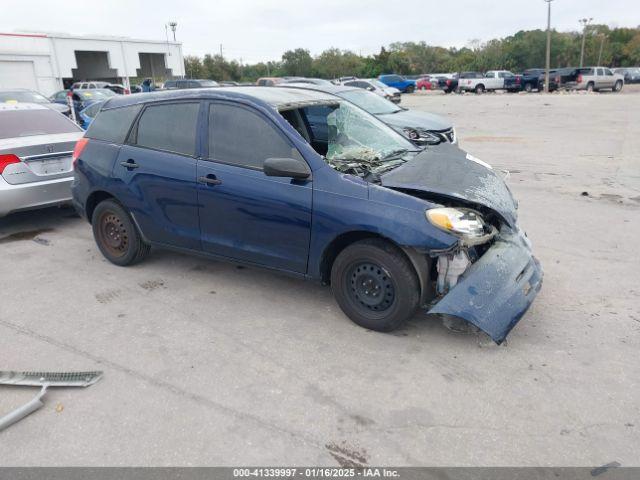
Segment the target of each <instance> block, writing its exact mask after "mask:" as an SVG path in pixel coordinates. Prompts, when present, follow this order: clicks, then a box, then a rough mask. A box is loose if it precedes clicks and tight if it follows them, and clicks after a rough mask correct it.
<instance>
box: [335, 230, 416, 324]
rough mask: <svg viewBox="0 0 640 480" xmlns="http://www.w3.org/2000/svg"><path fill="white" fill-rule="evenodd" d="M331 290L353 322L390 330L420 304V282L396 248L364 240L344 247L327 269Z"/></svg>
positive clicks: (387, 243)
mask: <svg viewBox="0 0 640 480" xmlns="http://www.w3.org/2000/svg"><path fill="white" fill-rule="evenodd" d="M331 290H332V291H333V296H334V297H335V299H336V302H337V303H338V305H339V306H340V308H341V309H342V311H343V312H344V313H345V314H346V315H347V316H348V317H349V318H350V319H351V320H352V321H353V322H354V323H356V324H358V325H360V326H361V327H364V328H368V329H370V330H376V331H379V332H390V331H392V330H395V329H396V328H398V327H399V326H401V325H402V324H403V323H405V322H406V321H407V320H409V319H410V318H411V317H412V316H413V315H414V314H415V312H416V310H417V309H418V306H419V303H420V283H419V281H418V278H417V276H416V273H415V270H414V269H413V266H412V265H411V262H409V260H408V259H407V258H406V257H405V255H404V254H403V253H402V251H400V250H399V249H398V248H397V247H395V246H394V245H392V244H390V243H389V242H387V241H384V240H381V239H366V240H361V241H359V242H356V243H353V244H351V245H349V246H348V247H347V248H345V249H344V250H343V251H342V252H340V254H339V255H338V257H337V258H336V260H335V262H334V263H333V266H332V268H331Z"/></svg>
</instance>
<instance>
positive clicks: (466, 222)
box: [72, 87, 542, 342]
mask: <svg viewBox="0 0 640 480" xmlns="http://www.w3.org/2000/svg"><path fill="white" fill-rule="evenodd" d="M73 159H74V165H75V179H74V182H73V187H72V192H73V200H74V203H75V205H76V207H77V209H78V210H79V211H80V213H81V214H82V215H84V216H86V218H87V219H89V221H90V222H91V224H92V227H93V234H94V237H95V240H96V242H97V244H98V247H99V249H100V251H101V252H102V254H103V255H104V256H105V257H106V258H107V259H108V260H109V261H111V262H112V263H114V264H116V265H122V266H124V265H130V264H132V263H135V262H137V261H140V260H142V259H143V258H144V257H145V256H146V255H147V254H148V253H149V250H150V248H151V246H154V247H160V248H170V249H174V250H178V251H183V252H191V253H197V254H201V255H208V256H211V257H215V258H219V259H226V260H231V261H235V262H242V263H248V264H251V265H256V266H261V267H266V268H270V269H275V270H279V271H282V272H286V273H288V274H291V275H295V276H299V277H304V278H309V279H314V280H318V281H322V282H324V283H330V284H331V288H332V290H333V293H334V296H335V298H336V301H337V303H338V304H339V305H340V307H341V308H342V310H343V311H344V312H345V313H346V314H347V316H349V317H350V318H351V319H352V320H353V321H354V322H356V323H357V324H359V325H361V326H363V327H366V328H369V329H373V330H380V331H389V330H392V329H394V328H396V327H398V326H399V325H401V324H402V323H403V322H405V321H406V320H408V319H409V318H411V317H412V316H413V315H414V314H415V312H416V311H417V310H418V309H419V308H420V307H422V308H424V309H425V310H427V311H429V312H430V313H437V314H443V315H453V316H457V317H460V318H462V319H465V320H467V321H469V322H471V323H473V324H474V325H476V326H477V327H479V328H481V329H483V330H484V331H485V332H487V333H488V334H489V335H490V336H491V337H492V338H493V339H494V340H495V341H496V342H501V341H502V340H503V339H504V338H505V337H506V335H507V334H508V332H509V331H510V330H511V329H512V328H513V326H514V325H515V324H516V323H517V321H518V320H519V319H520V318H521V316H522V315H523V314H524V313H525V311H526V310H527V308H528V307H529V305H530V304H531V302H532V301H533V298H534V297H535V295H536V293H537V291H538V290H539V288H540V285H541V282H542V272H541V269H540V266H539V264H538V262H537V261H536V260H535V259H534V257H533V256H532V254H531V249H530V245H529V242H528V240H527V239H526V237H525V236H524V234H523V233H522V231H521V230H520V229H519V227H518V225H517V220H516V216H517V215H516V203H515V201H514V199H513V197H512V196H511V193H510V192H509V189H508V188H507V186H506V184H505V183H504V181H503V179H502V177H501V176H499V175H498V174H497V173H496V172H495V171H494V170H493V169H491V167H490V166H489V165H488V164H486V163H484V162H482V161H481V160H478V159H477V158H475V157H472V156H471V155H468V154H466V153H465V152H463V151H462V150H460V149H459V148H457V147H456V146H453V145H451V144H441V145H438V146H435V147H430V148H429V149H425V150H418V149H416V147H415V145H413V144H412V143H410V142H409V141H408V140H407V139H406V138H404V137H403V136H402V135H400V134H399V133H397V132H396V131H395V130H393V129H391V128H390V127H388V126H387V125H385V124H384V123H382V122H381V121H380V120H378V119H377V118H376V117H374V116H372V115H370V114H368V113H367V112H365V111H364V110H361V109H359V108H358V107H356V106H355V105H353V104H352V103H350V102H348V101H346V100H343V99H341V98H339V97H336V96H333V95H330V94H327V93H322V92H317V91H312V90H302V89H294V88H292V89H289V88H261V87H230V88H224V89H222V88H221V89H200V90H182V91H176V92H154V93H149V94H145V95H128V96H120V97H118V98H114V99H112V100H110V101H108V102H106V103H105V105H104V106H103V107H102V109H101V110H100V113H98V115H97V117H96V118H95V120H94V121H93V123H92V124H91V126H90V128H89V130H88V131H87V133H86V136H85V137H84V138H83V139H81V140H80V141H79V142H78V144H77V145H76V148H75V151H74V155H73Z"/></svg>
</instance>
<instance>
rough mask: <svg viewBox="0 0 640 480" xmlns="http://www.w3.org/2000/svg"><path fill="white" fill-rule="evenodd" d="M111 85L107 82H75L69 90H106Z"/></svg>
mask: <svg viewBox="0 0 640 480" xmlns="http://www.w3.org/2000/svg"><path fill="white" fill-rule="evenodd" d="M109 85H111V84H110V83H109V82H102V81H98V80H92V81H89V82H75V83H74V84H73V85H71V88H70V90H87V89H91V88H107V87H108V86H109Z"/></svg>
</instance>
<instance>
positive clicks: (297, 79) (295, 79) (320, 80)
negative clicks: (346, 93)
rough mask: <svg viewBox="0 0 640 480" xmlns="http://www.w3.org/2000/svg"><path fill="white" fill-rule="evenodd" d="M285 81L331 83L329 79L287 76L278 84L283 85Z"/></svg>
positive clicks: (312, 83)
mask: <svg viewBox="0 0 640 480" xmlns="http://www.w3.org/2000/svg"><path fill="white" fill-rule="evenodd" d="M287 83H309V84H311V85H333V83H331V82H330V81H329V80H325V79H324V78H306V77H300V78H287V79H286V80H284V81H282V82H280V83H279V85H284V84H287Z"/></svg>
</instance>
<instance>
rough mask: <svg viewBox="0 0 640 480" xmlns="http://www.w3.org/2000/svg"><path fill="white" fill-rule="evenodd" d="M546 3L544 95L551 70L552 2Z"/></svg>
mask: <svg viewBox="0 0 640 480" xmlns="http://www.w3.org/2000/svg"><path fill="white" fill-rule="evenodd" d="M544 1H545V2H547V52H546V56H545V64H544V93H549V69H550V68H551V2H553V0H544Z"/></svg>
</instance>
